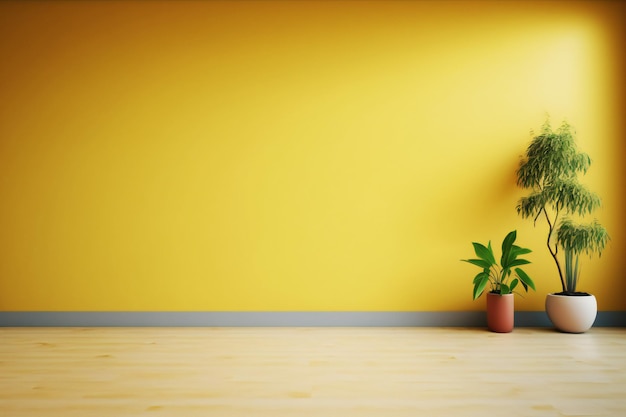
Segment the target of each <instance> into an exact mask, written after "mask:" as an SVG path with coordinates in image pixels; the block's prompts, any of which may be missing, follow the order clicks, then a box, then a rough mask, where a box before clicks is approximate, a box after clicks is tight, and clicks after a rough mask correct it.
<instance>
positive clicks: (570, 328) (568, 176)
mask: <svg viewBox="0 0 626 417" xmlns="http://www.w3.org/2000/svg"><path fill="white" fill-rule="evenodd" d="M590 165H591V159H590V158H589V155H587V154H586V153H583V152H579V151H578V149H577V147H576V143H575V140H574V132H573V129H572V127H571V126H570V125H569V124H568V123H567V122H563V123H562V124H561V126H560V127H559V128H558V129H557V130H556V131H554V130H552V127H551V126H550V121H549V120H547V121H546V122H545V123H544V125H543V127H542V129H541V132H540V133H539V134H538V135H537V136H535V137H534V138H533V139H532V141H531V143H530V145H529V146H528V149H527V150H526V154H525V156H524V157H523V158H522V160H521V162H520V166H519V168H518V170H517V185H518V186H520V187H522V188H524V189H529V190H530V194H529V195H528V196H526V197H522V198H521V199H520V200H519V202H518V205H517V212H518V214H520V215H521V216H522V217H523V218H532V219H533V220H534V222H535V224H536V223H537V221H538V220H539V219H540V218H543V219H545V221H546V223H547V225H548V236H547V239H546V244H547V247H548V251H549V252H550V255H551V257H552V259H553V260H554V263H555V265H556V268H557V271H558V274H559V278H560V280H561V291H560V292H557V293H551V294H548V296H547V297H546V312H547V313H548V317H549V318H550V321H552V323H553V324H554V326H555V327H556V328H557V329H559V330H561V331H564V332H570V333H582V332H585V331H587V330H588V329H589V328H590V327H591V326H592V325H593V322H594V321H595V318H596V314H597V302H596V298H595V296H593V295H591V294H589V293H586V292H579V291H578V290H577V284H578V281H579V274H580V269H579V255H580V254H581V253H586V254H588V255H593V254H596V253H597V254H598V255H601V254H602V250H603V249H604V247H605V245H606V243H607V242H608V240H609V235H608V233H607V231H606V229H605V228H604V227H603V226H602V225H601V224H600V223H598V222H597V221H593V222H592V223H589V224H576V223H574V221H573V220H572V219H571V216H572V215H575V216H578V217H582V216H585V215H588V214H590V213H592V212H593V211H594V210H595V209H597V208H598V207H600V198H599V197H598V196H597V195H596V194H595V193H593V192H591V191H589V190H588V189H587V188H586V187H585V186H584V185H582V184H581V183H580V182H579V180H578V175H579V174H580V173H582V174H585V173H586V172H587V170H588V169H589V166H590ZM559 248H561V249H563V255H564V258H565V271H564V270H563V268H562V266H561V261H560V259H559V258H560V254H559Z"/></svg>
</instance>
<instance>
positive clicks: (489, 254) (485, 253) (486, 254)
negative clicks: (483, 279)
mask: <svg viewBox="0 0 626 417" xmlns="http://www.w3.org/2000/svg"><path fill="white" fill-rule="evenodd" d="M472 245H473V246H474V252H476V256H478V257H479V258H480V259H484V260H485V261H487V262H489V264H490V266H491V265H494V264H495V263H496V260H495V258H494V257H493V251H492V250H491V242H489V248H487V247H485V245H482V244H480V243H477V242H472Z"/></svg>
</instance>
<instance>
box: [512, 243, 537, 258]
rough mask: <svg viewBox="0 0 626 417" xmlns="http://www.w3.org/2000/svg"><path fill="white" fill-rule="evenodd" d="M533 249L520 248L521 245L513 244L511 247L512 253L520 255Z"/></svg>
mask: <svg viewBox="0 0 626 417" xmlns="http://www.w3.org/2000/svg"><path fill="white" fill-rule="evenodd" d="M531 252H532V250H530V249H527V248H520V247H519V246H516V245H513V246H512V248H511V253H514V254H515V256H516V257H517V256H520V255H526V254H528V253H531Z"/></svg>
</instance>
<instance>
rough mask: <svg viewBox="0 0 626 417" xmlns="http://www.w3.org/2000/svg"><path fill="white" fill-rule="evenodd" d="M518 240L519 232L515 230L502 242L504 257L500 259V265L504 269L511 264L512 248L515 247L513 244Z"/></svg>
mask: <svg viewBox="0 0 626 417" xmlns="http://www.w3.org/2000/svg"><path fill="white" fill-rule="evenodd" d="M516 238H517V231H516V230H513V231H512V232H509V234H508V235H506V237H505V238H504V240H503V241H502V257H501V259H500V264H501V265H502V267H503V268H504V267H506V266H507V265H508V263H509V259H510V253H511V248H512V247H513V242H515V239H516Z"/></svg>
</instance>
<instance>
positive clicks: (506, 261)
mask: <svg viewBox="0 0 626 417" xmlns="http://www.w3.org/2000/svg"><path fill="white" fill-rule="evenodd" d="M515 239H517V231H516V230H513V231H512V232H509V234H508V235H506V237H505V238H504V240H503V241H502V256H501V258H500V263H498V262H496V258H495V256H494V254H493V249H492V248H491V241H489V243H488V244H487V246H485V245H483V244H481V243H477V242H472V245H473V246H474V252H475V253H476V256H477V257H478V258H477V259H462V261H463V262H468V263H470V264H472V265H476V266H477V267H479V268H481V269H482V271H481V272H479V273H478V275H476V276H475V277H474V281H473V282H474V291H473V297H474V300H475V299H477V298H478V297H480V296H481V295H482V293H483V292H484V290H485V288H486V287H487V284H490V286H491V290H490V292H493V293H497V294H511V293H513V292H514V290H515V289H516V288H517V285H518V284H519V283H520V282H521V283H522V287H524V290H525V291H526V292H528V288H529V287H530V288H532V289H533V290H534V289H535V283H534V282H533V280H532V279H531V278H530V277H529V276H528V274H527V273H526V272H524V271H523V270H522V269H521V268H519V267H520V266H522V265H526V264H529V263H530V261H529V260H527V259H522V258H519V256H521V255H526V254H528V253H530V252H532V251H531V250H530V249H526V248H522V247H519V246H516V245H515V244H514V243H515ZM513 272H515V274H514V275H513Z"/></svg>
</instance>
